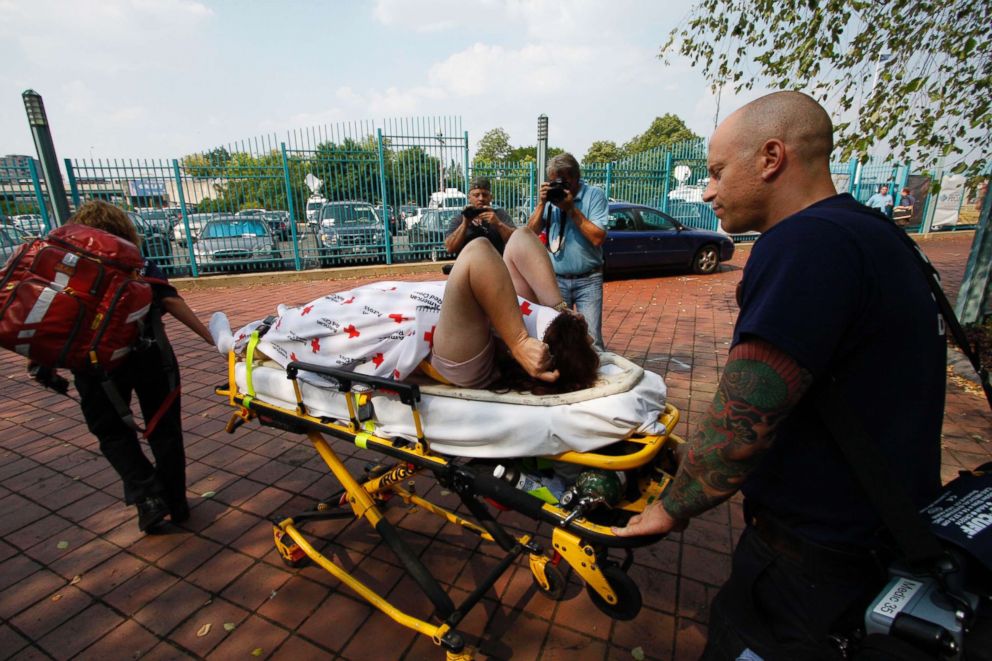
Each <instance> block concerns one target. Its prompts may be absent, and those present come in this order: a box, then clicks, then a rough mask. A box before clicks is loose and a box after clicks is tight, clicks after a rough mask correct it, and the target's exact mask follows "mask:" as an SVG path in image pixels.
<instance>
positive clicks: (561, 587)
mask: <svg viewBox="0 0 992 661" xmlns="http://www.w3.org/2000/svg"><path fill="white" fill-rule="evenodd" d="M532 576H533V575H532ZM533 578H534V585H536V586H537V589H538V591H539V592H540V593H541V594H543V595H544V596H546V597H547V598H549V599H553V600H554V601H561V598H562V597H564V596H565V588H566V587H567V586H568V581H567V580H565V574H564V573H563V572H562V571H561V569H560V568H559V567H558V566H557V565H554V564H552V563H550V562H546V563H544V579H545V580H546V581H547V582H548V589H547V590H545V589H544V587H543V586H542V585H541V582H540V581H538V580H537V576H533Z"/></svg>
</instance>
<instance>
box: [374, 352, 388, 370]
mask: <svg viewBox="0 0 992 661" xmlns="http://www.w3.org/2000/svg"><path fill="white" fill-rule="evenodd" d="M383 360H385V357H384V356H383V355H382V354H381V353H377V354H376V355H374V356H372V364H374V365H375V366H376V367H378V366H379V365H382V361H383Z"/></svg>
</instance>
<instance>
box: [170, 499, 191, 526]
mask: <svg viewBox="0 0 992 661" xmlns="http://www.w3.org/2000/svg"><path fill="white" fill-rule="evenodd" d="M169 519H170V520H171V521H172V522H173V523H184V522H186V521H189V503H188V502H186V497H185V496H183V499H182V501H180V502H171V501H170V502H169Z"/></svg>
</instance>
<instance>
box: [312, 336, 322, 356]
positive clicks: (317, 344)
mask: <svg viewBox="0 0 992 661" xmlns="http://www.w3.org/2000/svg"><path fill="white" fill-rule="evenodd" d="M310 350H311V351H313V352H314V353H320V338H319V337H315V338H313V339H312V340H310Z"/></svg>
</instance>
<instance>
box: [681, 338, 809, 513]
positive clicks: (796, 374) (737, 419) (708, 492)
mask: <svg viewBox="0 0 992 661" xmlns="http://www.w3.org/2000/svg"><path fill="white" fill-rule="evenodd" d="M811 381H812V376H811V375H810V373H809V372H808V371H807V370H805V369H803V368H802V367H800V366H799V364H798V363H797V362H796V361H795V360H793V359H792V358H791V357H789V356H788V355H786V354H785V353H783V352H782V351H780V350H778V349H776V348H775V347H774V346H772V345H771V344H768V343H767V342H764V341H762V340H757V339H750V340H745V341H743V342H741V343H740V344H738V345H737V346H735V347H734V348H733V349H732V350H731V352H730V356H729V359H728V361H727V365H726V366H725V368H724V371H723V377H722V378H721V379H720V383H719V386H718V387H717V392H716V394H715V395H714V396H713V403H712V404H711V405H710V408H709V411H707V413H706V415H705V417H704V418H703V419H702V422H701V424H700V425H699V427H698V428H697V430H696V432H695V434H694V435H693V436H692V438H691V440H690V443H689V451H688V453H686V456H685V459H683V461H682V464H681V466H679V470H678V473H677V474H676V476H675V480H674V481H673V483H672V486H671V487H670V488H669V489H668V490H667V491H666V492H665V495H664V497H663V498H662V505H664V507H665V510H666V511H667V512H668V513H669V514H671V515H672V516H673V517H674V518H676V519H687V518H689V517H692V516H695V515H697V514H700V513H701V512H704V511H706V510H708V509H710V508H711V507H713V506H715V505H717V504H719V503H721V502H723V501H724V500H726V499H728V498H730V496H732V495H733V494H734V492H735V491H737V490H738V489H739V488H740V486H741V484H742V483H743V482H744V480H745V478H747V476H748V475H749V474H750V473H751V471H753V470H754V468H755V467H756V466H757V465H758V462H759V461H760V460H761V457H762V455H763V454H764V453H765V451H767V450H768V448H770V447H771V445H772V443H773V442H774V440H775V432H776V429H777V427H778V425H779V423H780V422H781V421H782V420H783V419H784V418H785V417H786V416H787V415H788V414H789V412H790V411H791V410H792V408H793V407H794V406H795V405H796V403H797V402H798V401H799V400H800V399H801V398H802V396H803V394H805V393H806V391H807V390H808V389H809V386H810V383H811Z"/></svg>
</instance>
